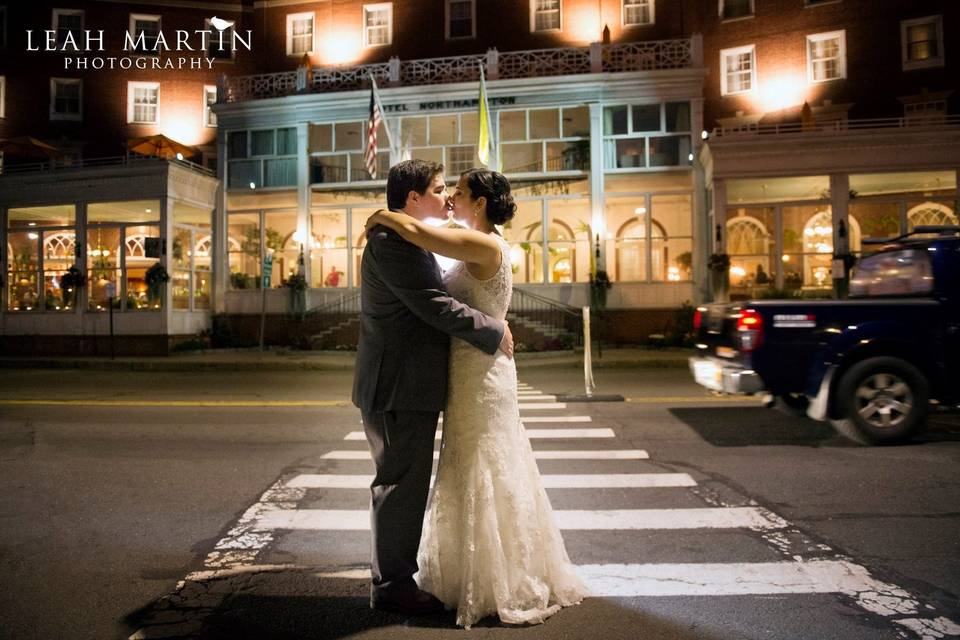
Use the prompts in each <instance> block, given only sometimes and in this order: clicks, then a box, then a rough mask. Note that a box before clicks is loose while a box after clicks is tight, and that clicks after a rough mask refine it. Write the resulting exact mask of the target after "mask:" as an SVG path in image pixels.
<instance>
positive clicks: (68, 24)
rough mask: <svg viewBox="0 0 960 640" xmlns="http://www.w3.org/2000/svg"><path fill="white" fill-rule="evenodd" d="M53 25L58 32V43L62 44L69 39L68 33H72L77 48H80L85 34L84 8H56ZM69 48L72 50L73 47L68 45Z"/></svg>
mask: <svg viewBox="0 0 960 640" xmlns="http://www.w3.org/2000/svg"><path fill="white" fill-rule="evenodd" d="M52 26H53V30H54V31H56V32H57V44H58V45H62V44H63V43H64V41H65V40H66V39H67V35H70V36H71V37H72V40H73V43H74V44H76V46H77V49H79V48H80V42H81V37H82V36H83V10H81V9H54V10H53V21H52ZM67 50H68V51H69V50H72V47H68V49H67Z"/></svg>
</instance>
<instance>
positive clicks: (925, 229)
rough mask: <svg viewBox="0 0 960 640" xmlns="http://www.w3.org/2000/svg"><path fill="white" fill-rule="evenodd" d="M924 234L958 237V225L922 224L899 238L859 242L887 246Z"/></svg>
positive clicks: (871, 239) (865, 239)
mask: <svg viewBox="0 0 960 640" xmlns="http://www.w3.org/2000/svg"><path fill="white" fill-rule="evenodd" d="M926 233H936V234H939V235H941V236H952V235H960V225H951V224H923V225H920V226H917V227H914V228H913V229H912V230H911V231H908V232H907V233H904V234H902V235H899V236H894V237H892V238H864V239H863V240H861V242H862V243H863V244H888V243H890V242H898V241H900V240H905V239H907V238H909V237H910V236H914V235H919V234H926Z"/></svg>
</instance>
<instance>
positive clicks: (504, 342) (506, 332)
mask: <svg viewBox="0 0 960 640" xmlns="http://www.w3.org/2000/svg"><path fill="white" fill-rule="evenodd" d="M499 349H500V351H503V352H504V353H505V354H507V355H508V356H509V357H511V358H512V357H513V334H512V333H510V323H508V322H507V321H506V320H504V321H503V338H502V339H501V340H500V347H499Z"/></svg>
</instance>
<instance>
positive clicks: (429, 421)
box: [353, 226, 505, 595]
mask: <svg viewBox="0 0 960 640" xmlns="http://www.w3.org/2000/svg"><path fill="white" fill-rule="evenodd" d="M360 273H361V276H362V284H361V287H360V301H361V309H362V310H361V312H360V323H361V324H360V345H359V347H358V349H357V363H356V370H355V373H354V381H353V403H354V404H355V405H357V406H358V407H359V408H360V411H361V415H362V417H363V427H364V431H365V432H366V434H367V441H368V442H369V444H370V453H371V455H372V457H373V461H374V464H375V466H376V471H377V473H376V477H375V478H374V480H373V483H372V484H371V486H370V491H371V498H372V500H371V507H370V520H371V522H370V524H371V535H372V556H373V557H372V560H371V573H372V575H373V593H374V595H375V594H377V593H389V592H390V591H392V590H393V589H403V588H412V587H413V586H415V585H414V584H413V580H412V576H413V574H414V573H416V572H417V547H418V546H419V544H420V532H421V529H422V527H423V515H424V511H425V509H426V504H427V495H428V493H429V490H430V471H431V469H432V467H433V448H434V438H435V436H436V430H437V418H438V417H439V412H440V411H442V410H443V408H444V405H445V404H446V399H447V363H448V360H449V357H450V336H456V337H458V338H462V339H463V340H466V341H467V342H469V343H471V344H473V345H474V346H476V347H477V348H479V349H482V350H483V351H485V352H487V353H490V354H493V353H496V351H497V348H498V347H499V345H500V341H501V340H502V339H503V334H504V328H505V325H504V323H503V322H502V321H500V320H497V319H495V318H491V317H489V316H487V315H484V314H483V313H481V312H479V311H476V310H474V309H471V308H470V307H467V306H466V305H464V304H462V303H460V302H458V301H456V300H454V299H453V298H451V297H450V296H448V295H447V293H446V292H445V291H444V290H443V283H442V281H441V272H440V267H439V266H438V265H437V261H436V260H435V259H434V257H433V255H432V254H430V253H429V252H427V251H424V250H423V249H420V248H419V247H416V246H415V245H413V244H410V243H409V242H407V241H405V240H404V239H402V238H401V237H400V236H399V235H398V234H397V233H395V232H394V231H392V230H390V229H388V228H386V227H384V226H377V227H375V228H374V229H373V231H372V232H371V233H370V235H369V237H368V239H367V246H366V249H365V250H364V252H363V259H362V261H361V266H360Z"/></svg>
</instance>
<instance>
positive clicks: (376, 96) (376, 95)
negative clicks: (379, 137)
mask: <svg viewBox="0 0 960 640" xmlns="http://www.w3.org/2000/svg"><path fill="white" fill-rule="evenodd" d="M370 85H371V86H372V87H373V99H374V101H375V102H376V103H377V109H379V110H380V114H381V116H382V118H383V129H384V131H386V132H387V144H389V145H390V154H391V155H398V154H399V149H397V148H396V147H395V146H394V144H393V135H392V134H391V133H390V124H389V123H388V122H387V112H386V111H384V110H383V105H382V104H381V103H380V90H379V89H377V80H376V79H375V78H374V77H373V72H370Z"/></svg>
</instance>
